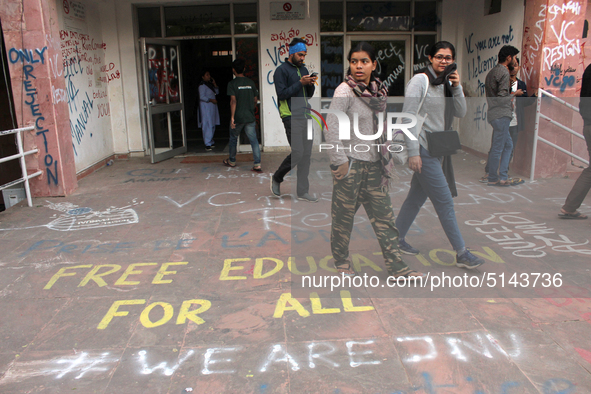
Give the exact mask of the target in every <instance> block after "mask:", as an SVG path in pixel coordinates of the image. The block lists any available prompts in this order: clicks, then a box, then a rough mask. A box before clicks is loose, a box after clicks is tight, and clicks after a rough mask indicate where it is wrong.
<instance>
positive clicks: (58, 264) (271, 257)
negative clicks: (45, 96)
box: [0, 153, 591, 394]
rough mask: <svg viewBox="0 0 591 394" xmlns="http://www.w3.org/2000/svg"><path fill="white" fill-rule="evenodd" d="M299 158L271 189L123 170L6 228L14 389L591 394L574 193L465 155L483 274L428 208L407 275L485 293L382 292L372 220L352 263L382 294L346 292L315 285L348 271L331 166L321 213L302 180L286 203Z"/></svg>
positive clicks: (583, 231)
mask: <svg viewBox="0 0 591 394" xmlns="http://www.w3.org/2000/svg"><path fill="white" fill-rule="evenodd" d="M284 155H285V154H264V155H263V169H264V170H265V171H266V173H263V174H257V173H255V172H252V171H250V167H251V165H250V164H248V163H243V162H240V163H239V167H237V168H227V167H224V166H223V165H222V164H221V159H220V160H217V161H216V162H211V163H191V162H188V161H190V159H180V158H175V159H171V160H167V161H165V162H162V163H159V164H155V165H152V164H149V161H148V160H147V159H133V160H129V161H116V162H115V163H114V165H112V166H110V167H106V168H104V169H102V170H100V171H97V172H96V173H94V174H92V175H90V176H88V177H86V178H84V179H83V180H81V181H80V183H79V188H78V190H77V191H76V193H75V194H74V195H72V196H69V197H67V198H37V199H34V207H33V208H28V207H26V205H24V204H23V203H21V204H20V205H19V206H17V207H14V208H11V209H9V210H8V211H5V212H2V213H0V250H1V251H2V253H1V254H0V316H2V318H1V319H2V320H1V321H2V323H1V325H0V338H1V341H0V392H1V393H5V394H8V393H65V392H78V393H109V394H111V393H182V392H193V393H266V394H268V393H335V394H336V393H384V394H386V393H390V394H391V393H429V394H431V393H474V394H476V393H491V394H492V393H494V394H496V393H498V394H500V393H556V394H557V393H589V392H591V299H590V297H591V296H590V294H589V289H590V288H591V287H590V284H591V272H590V270H591V263H590V262H591V259H590V257H591V244H589V240H591V231H590V230H591V220H561V219H559V218H558V217H557V213H558V212H559V210H560V206H561V205H562V203H563V201H564V198H565V197H566V195H567V193H568V191H569V190H570V188H571V187H572V185H573V180H572V179H547V180H540V181H537V182H534V183H529V182H526V183H525V184H523V185H520V186H516V187H511V188H500V187H497V188H495V187H489V186H486V185H484V184H481V183H479V182H478V178H479V177H480V176H481V175H482V167H483V166H482V165H481V164H480V163H479V161H480V159H478V158H476V157H474V156H471V155H469V154H466V153H459V154H458V155H456V156H455V157H454V167H455V171H456V180H457V182H458V192H459V196H458V197H457V198H456V199H455V204H456V212H457V218H458V222H459V224H460V228H461V230H462V233H463V235H464V238H465V240H466V244H467V245H468V246H469V247H470V248H471V249H472V250H473V251H475V252H477V253H478V254H479V255H480V256H483V257H485V260H486V264H485V265H483V266H482V267H481V268H479V269H478V270H474V271H470V272H468V271H466V270H463V269H460V268H457V267H455V266H453V262H454V256H453V255H454V253H453V251H451V247H450V245H449V242H448V241H447V239H446V237H445V234H444V233H443V231H442V230H441V226H440V225H439V222H438V219H437V216H436V214H435V213H434V210H433V207H432V205H431V204H430V203H427V204H426V206H425V208H424V209H423V210H422V211H421V214H420V215H419V217H418V218H417V220H416V222H415V226H413V228H412V231H411V233H409V235H408V237H407V241H408V242H409V243H410V244H411V245H413V246H414V247H416V248H418V249H419V250H421V254H420V255H419V256H405V261H406V262H407V263H408V264H409V265H410V266H411V267H413V268H414V269H417V270H421V271H423V272H429V273H430V275H432V276H437V277H438V278H441V277H442V274H447V275H448V276H451V277H458V278H462V277H463V276H464V274H466V276H465V277H464V281H466V280H467V281H468V282H470V283H468V285H469V286H465V285H464V284H460V285H459V286H455V287H454V286H453V283H452V285H451V286H449V287H447V288H446V287H445V286H443V285H441V286H440V287H437V288H434V289H431V288H430V287H427V288H425V289H408V288H406V289H404V288H403V289H401V288H389V287H388V286H382V285H383V284H384V283H386V279H387V277H386V274H385V267H384V264H383V261H382V260H381V256H380V250H379V246H378V244H377V241H376V240H375V237H374V236H373V231H372V229H371V225H370V223H369V221H368V220H367V217H366V216H365V214H364V213H363V211H362V212H360V213H358V221H357V222H356V223H357V224H356V226H355V230H354V232H353V239H352V243H351V254H352V260H353V262H354V263H355V264H356V266H357V267H358V268H359V269H360V270H361V271H362V272H363V273H364V274H367V275H368V276H375V278H376V280H377V281H378V282H376V283H378V285H377V286H375V287H374V286H373V285H367V284H365V285H364V286H361V287H355V288H353V287H352V288H343V287H341V288H338V289H335V290H333V291H330V289H326V288H317V287H314V288H306V287H302V276H303V275H306V274H309V275H311V276H312V277H314V278H322V277H324V276H331V275H333V274H334V273H333V272H331V271H332V270H331V265H330V243H329V238H330V193H331V189H332V186H331V185H332V184H331V179H330V174H329V172H328V168H327V167H328V166H327V163H326V161H325V160H323V159H322V158H316V157H315V158H314V161H313V164H312V170H311V176H310V180H311V185H312V186H311V192H313V193H317V195H318V196H320V197H321V201H320V202H319V203H317V204H310V203H304V202H300V201H297V200H296V199H294V198H293V197H292V196H290V195H289V193H290V192H291V190H295V185H293V187H292V185H291V184H290V182H285V183H284V184H282V191H283V192H284V193H286V194H285V195H284V196H282V198H280V199H277V198H272V197H270V192H269V172H270V171H273V170H274V169H275V168H276V167H277V166H278V164H279V163H280V161H281V160H282V159H283V157H284ZM183 161H184V162H183ZM410 176H411V174H410V172H409V171H407V170H406V169H404V168H400V169H399V180H398V181H397V183H396V186H395V187H394V188H392V190H391V196H392V201H393V205H394V207H395V210H397V209H398V208H399V207H400V205H401V204H402V201H403V200H404V198H405V196H406V193H407V191H408V184H409V181H410ZM590 198H591V197H588V198H587V200H586V204H585V205H584V206H583V207H582V209H581V211H582V212H583V213H586V214H591V200H590ZM536 273H537V274H539V275H538V277H537V283H535V285H534V283H533V282H534V280H536V276H535V274H536ZM503 274H504V275H503ZM523 274H526V276H522V275H523ZM544 274H547V275H548V276H546V277H544V276H543V275H544ZM556 274H560V275H559V276H557V275H556ZM472 278H473V279H472ZM491 278H492V279H495V281H496V283H495V286H489V285H490V284H491V283H492V281H491ZM501 278H503V279H502V281H503V284H504V287H501V286H500V285H501ZM512 278H513V281H511V279H512ZM526 279H527V282H526ZM558 279H560V283H559V281H558ZM460 280H461V279H460ZM510 282H512V283H510ZM458 283H459V282H458ZM374 284H375V283H374ZM472 285H475V286H473V287H471V286H472ZM546 285H547V286H546ZM308 287H309V286H308ZM474 287H475V288H474Z"/></svg>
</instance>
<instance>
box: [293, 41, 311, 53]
mask: <svg viewBox="0 0 591 394" xmlns="http://www.w3.org/2000/svg"><path fill="white" fill-rule="evenodd" d="M307 51H308V49H307V48H306V44H304V43H303V42H298V43H297V44H295V45H292V46H290V47H289V54H290V55H293V54H294V53H298V52H307Z"/></svg>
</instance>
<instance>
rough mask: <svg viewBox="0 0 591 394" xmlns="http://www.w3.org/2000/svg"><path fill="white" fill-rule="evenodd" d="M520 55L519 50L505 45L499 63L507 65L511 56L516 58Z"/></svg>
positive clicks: (500, 53) (500, 52)
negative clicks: (506, 62)
mask: <svg viewBox="0 0 591 394" xmlns="http://www.w3.org/2000/svg"><path fill="white" fill-rule="evenodd" d="M518 53H519V49H517V48H515V47H514V46H511V45H505V46H503V47H502V48H501V50H500V51H499V59H498V61H499V63H505V61H506V60H507V58H508V57H509V56H516V55H517V54H518Z"/></svg>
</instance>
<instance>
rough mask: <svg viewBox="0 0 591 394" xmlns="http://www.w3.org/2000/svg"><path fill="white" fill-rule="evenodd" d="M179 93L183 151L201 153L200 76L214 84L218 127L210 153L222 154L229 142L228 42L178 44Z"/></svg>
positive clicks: (229, 41) (229, 63) (230, 65)
mask: <svg viewBox="0 0 591 394" xmlns="http://www.w3.org/2000/svg"><path fill="white" fill-rule="evenodd" d="M181 52H182V54H183V57H182V70H183V91H184V92H185V102H186V108H187V111H186V124H187V150H188V152H193V153H204V152H205V144H204V143H203V134H202V132H201V128H199V126H198V109H199V93H198V89H199V84H200V83H201V81H202V78H201V76H202V75H203V73H204V72H205V71H209V73H210V75H211V77H212V78H213V79H214V80H215V82H216V84H217V86H218V88H219V94H218V95H217V96H216V99H217V102H218V103H217V106H218V111H219V113H220V124H219V125H218V126H216V128H215V134H214V138H213V139H214V142H215V148H214V152H222V151H223V150H224V149H225V147H226V146H227V145H228V142H229V140H230V138H229V131H230V118H231V113H230V97H229V96H228V95H227V86H228V82H230V81H231V80H232V78H233V75H232V39H231V38H212V39H202V40H183V41H181Z"/></svg>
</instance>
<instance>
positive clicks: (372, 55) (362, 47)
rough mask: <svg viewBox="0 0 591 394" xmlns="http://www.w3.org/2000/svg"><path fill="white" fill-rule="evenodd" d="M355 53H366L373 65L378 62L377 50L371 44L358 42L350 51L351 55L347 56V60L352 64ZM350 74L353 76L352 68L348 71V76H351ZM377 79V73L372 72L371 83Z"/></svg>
mask: <svg viewBox="0 0 591 394" xmlns="http://www.w3.org/2000/svg"><path fill="white" fill-rule="evenodd" d="M355 52H365V53H367V55H368V56H369V59H370V60H371V62H372V63H373V62H375V61H376V50H375V49H374V47H373V46H372V45H371V44H370V43H369V42H366V41H361V42H358V43H357V44H356V45H355V46H354V47H352V48H351V50H350V51H349V54H348V55H347V60H348V61H349V63H351V56H352V55H353V54H354V53H355ZM350 74H351V67H349V69H348V70H347V75H350ZM376 77H377V76H376V72H375V71H374V72H372V73H371V78H370V81H373V80H375V79H376Z"/></svg>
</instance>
